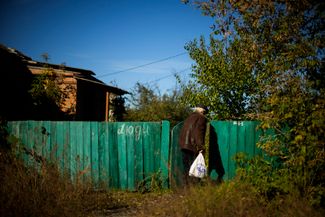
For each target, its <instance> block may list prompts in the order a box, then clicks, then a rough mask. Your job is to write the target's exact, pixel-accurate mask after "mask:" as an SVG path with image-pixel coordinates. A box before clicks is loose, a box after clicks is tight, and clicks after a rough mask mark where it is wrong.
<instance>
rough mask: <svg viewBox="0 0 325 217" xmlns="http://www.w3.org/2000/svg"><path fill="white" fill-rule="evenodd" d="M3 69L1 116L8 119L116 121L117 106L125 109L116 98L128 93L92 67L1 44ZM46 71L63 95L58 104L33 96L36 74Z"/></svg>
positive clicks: (1, 70) (0, 58)
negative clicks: (45, 59) (33, 55)
mask: <svg viewBox="0 0 325 217" xmlns="http://www.w3.org/2000/svg"><path fill="white" fill-rule="evenodd" d="M0 72H1V77H2V78H1V80H0V88H1V89H0V91H1V92H0V96H1V106H0V116H2V117H5V118H6V119H8V120H76V121H113V120H114V116H113V113H114V112H116V109H123V108H121V107H117V106H116V104H114V100H115V99H117V98H118V97H121V96H123V95H124V94H127V93H128V92H127V91H125V90H122V89H120V88H117V87H114V86H110V85H107V84H105V83H104V82H102V81H100V80H98V79H97V78H95V77H94V76H95V73H94V72H92V71H90V70H85V69H79V68H73V67H68V66H64V65H56V64H49V63H46V62H38V61H34V60H32V59H31V58H29V57H27V56H25V55H24V54H22V53H20V52H19V51H17V50H15V49H12V48H7V47H5V46H0ZM45 74H46V75H47V76H48V77H50V78H53V80H54V81H55V83H56V86H57V87H58V89H59V90H60V91H59V92H60V93H61V95H62V97H61V100H60V101H59V103H58V104H56V105H55V103H53V102H52V104H53V105H50V104H49V103H47V104H46V105H45V104H44V103H43V105H42V106H40V105H39V104H37V102H36V101H35V99H34V98H33V97H32V94H31V90H32V88H33V85H34V87H35V78H38V77H39V76H40V75H45ZM45 88H46V87H45Z"/></svg>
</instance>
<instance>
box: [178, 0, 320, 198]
mask: <svg viewBox="0 0 325 217" xmlns="http://www.w3.org/2000/svg"><path fill="white" fill-rule="evenodd" d="M184 2H185V3H189V4H192V5H195V6H196V7H198V8H199V9H201V10H202V12H203V14H204V15H206V16H211V17H213V18H214V20H215V22H214V25H213V29H212V33H211V37H210V39H209V44H206V42H205V41H204V39H200V41H199V42H198V41H196V40H194V41H192V42H190V43H188V45H187V46H186V48H187V50H188V51H189V54H190V56H191V57H192V58H193V60H194V61H195V62H196V64H195V65H194V66H193V75H192V76H193V80H192V83H189V84H188V85H187V86H186V85H184V88H185V91H186V93H187V94H188V96H187V99H189V100H190V102H195V101H197V100H203V101H205V102H206V103H209V104H210V107H211V110H212V111H213V112H214V113H215V114H217V116H216V118H218V119H219V118H233V117H235V118H238V117H241V118H253V119H258V120H261V121H262V124H261V128H262V129H264V130H267V129H272V130H274V131H275V135H274V136H273V137H272V138H267V139H266V140H264V141H266V142H261V143H260V144H259V145H260V147H261V148H262V149H263V150H264V151H265V152H266V153H267V154H269V155H270V156H276V157H277V158H278V159H279V160H280V162H281V167H280V168H278V169H279V170H278V171H280V172H279V173H281V174H282V175H283V174H285V175H287V176H288V180H291V181H292V184H293V186H295V187H297V188H298V189H300V192H301V193H302V194H304V195H305V196H307V197H310V198H312V200H314V201H315V200H316V202H318V203H321V202H322V201H323V202H324V196H322V195H323V194H322V192H324V181H325V180H324V178H325V174H324V171H325V161H324V159H325V151H324V147H325V139H324V134H325V123H324V120H325V98H324V97H325V92H324V91H325V73H324V57H325V53H324V51H325V50H324V43H325V38H324V37H325V31H324V30H325V28H324V27H325V14H324V7H325V3H324V2H323V1H320V0H312V1H306V0H298V1H283V0H275V1H264V0H260V1H257V0H256V1H236V0H221V1H213V0H210V1H184ZM194 84H195V85H194ZM192 93H193V94H192ZM279 183H281V182H279ZM316 202H315V203H316Z"/></svg>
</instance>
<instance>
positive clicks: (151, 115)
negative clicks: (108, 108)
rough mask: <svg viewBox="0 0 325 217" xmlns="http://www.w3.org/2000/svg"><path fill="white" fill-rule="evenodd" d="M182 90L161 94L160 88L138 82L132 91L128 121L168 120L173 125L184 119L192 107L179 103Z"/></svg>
mask: <svg viewBox="0 0 325 217" xmlns="http://www.w3.org/2000/svg"><path fill="white" fill-rule="evenodd" d="M180 96H181V92H180V90H176V89H175V90H173V91H172V93H169V94H168V93H165V94H163V95H160V93H159V89H155V88H153V87H151V86H149V85H144V84H141V83H137V84H136V85H135V87H134V90H133V91H132V94H131V98H130V100H129V106H128V108H127V111H126V112H127V114H126V116H125V120H126V121H161V120H168V121H170V123H171V126H175V125H176V124H177V123H179V122H181V121H183V120H184V119H185V118H186V117H187V116H188V115H189V113H190V109H189V107H187V106H184V105H182V104H180V103H179V98H180Z"/></svg>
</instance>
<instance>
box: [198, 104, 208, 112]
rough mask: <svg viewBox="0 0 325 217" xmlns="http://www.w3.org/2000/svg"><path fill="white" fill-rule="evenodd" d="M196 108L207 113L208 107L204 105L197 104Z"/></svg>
mask: <svg viewBox="0 0 325 217" xmlns="http://www.w3.org/2000/svg"><path fill="white" fill-rule="evenodd" d="M196 107H197V108H203V109H204V110H205V112H208V111H209V109H208V107H207V106H205V105H203V104H198V105H197V106H196Z"/></svg>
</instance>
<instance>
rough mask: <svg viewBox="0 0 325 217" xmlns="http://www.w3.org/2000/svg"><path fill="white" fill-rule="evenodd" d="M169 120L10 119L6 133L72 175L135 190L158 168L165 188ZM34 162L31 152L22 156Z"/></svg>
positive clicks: (156, 171)
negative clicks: (70, 120) (87, 120)
mask: <svg viewBox="0 0 325 217" xmlns="http://www.w3.org/2000/svg"><path fill="white" fill-rule="evenodd" d="M169 126H170V125H169V122H168V121H162V122H115V123H108V122H63V121H12V122H9V123H8V131H9V133H10V134H12V135H14V136H16V137H17V138H19V140H20V142H21V143H22V144H23V145H24V146H25V147H26V148H27V149H29V150H31V151H34V152H35V154H37V155H39V156H42V157H45V158H46V159H48V160H52V161H55V162H56V163H58V164H59V167H60V169H61V170H62V171H67V172H68V173H69V175H70V177H71V179H73V180H76V179H79V180H81V181H82V180H87V179H91V180H92V181H93V182H94V183H105V184H106V185H107V186H108V187H110V188H118V189H128V190H135V189H136V188H137V186H138V184H139V183H141V182H143V181H144V180H145V179H146V178H147V177H150V176H152V175H154V174H157V173H159V175H160V177H162V179H163V184H164V186H165V187H168V183H167V178H168V154H169V128H170V127H169ZM24 158H25V160H26V162H27V163H32V162H33V161H32V159H31V157H30V155H24Z"/></svg>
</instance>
